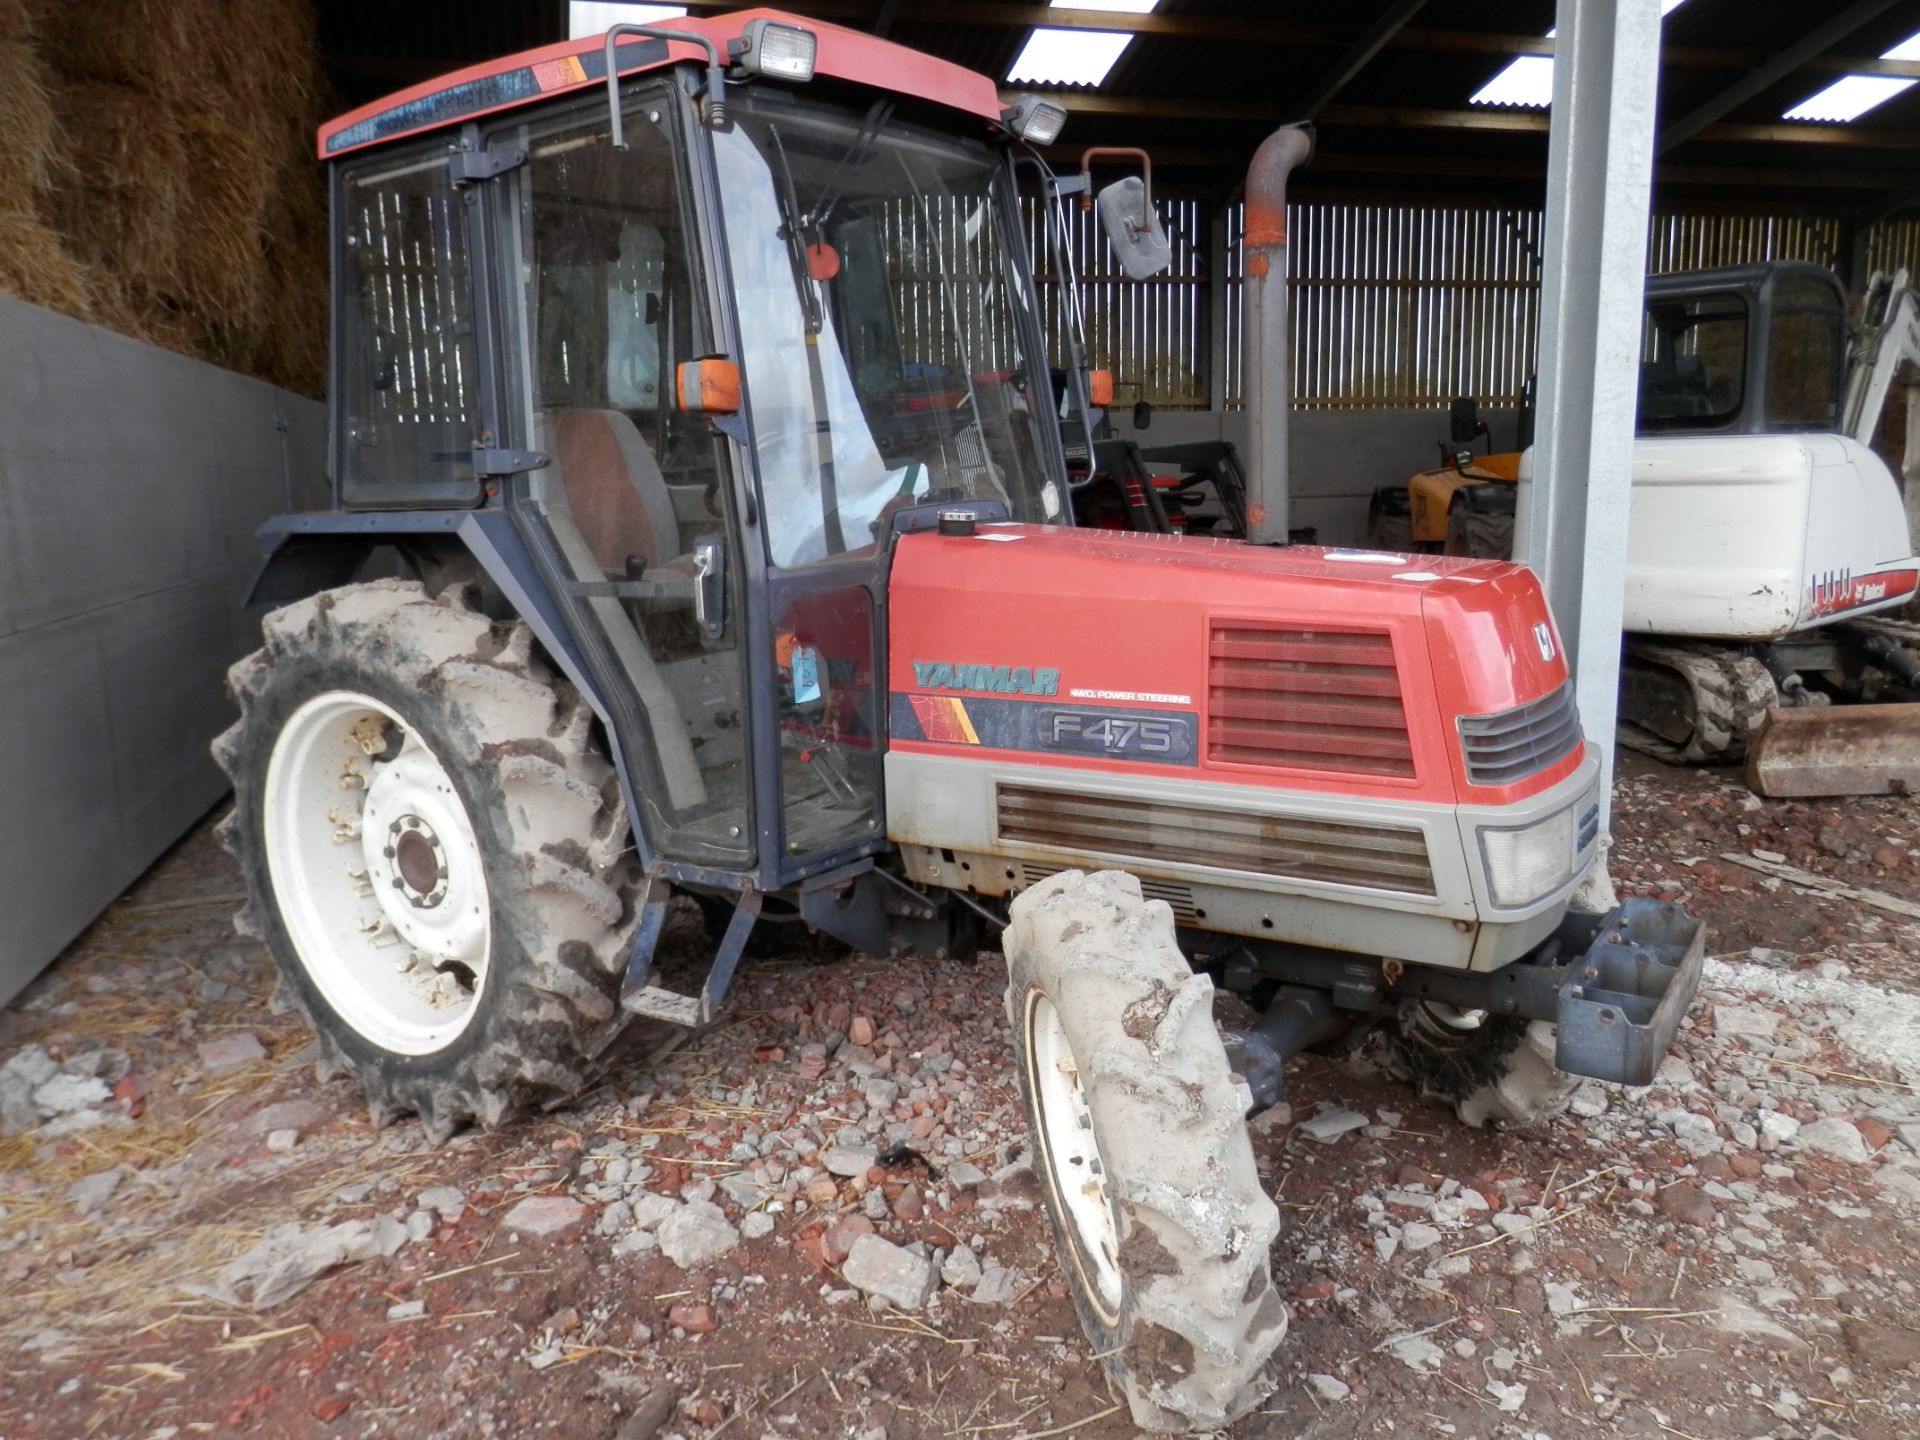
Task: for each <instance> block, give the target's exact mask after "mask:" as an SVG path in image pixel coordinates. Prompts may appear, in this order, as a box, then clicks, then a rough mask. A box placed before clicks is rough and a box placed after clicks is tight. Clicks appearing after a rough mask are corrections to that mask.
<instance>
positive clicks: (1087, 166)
mask: <svg viewBox="0 0 1920 1440" xmlns="http://www.w3.org/2000/svg"><path fill="white" fill-rule="evenodd" d="M1096 155H1098V156H1101V157H1102V158H1106V157H1109V156H1118V157H1124V158H1127V159H1132V160H1138V161H1139V162H1140V201H1141V211H1140V228H1141V229H1143V230H1144V229H1146V228H1147V226H1148V224H1149V222H1150V221H1151V219H1152V216H1153V158H1152V157H1151V156H1150V155H1148V154H1147V152H1146V151H1144V150H1142V149H1140V148H1138V147H1137V146H1133V145H1095V146H1093V147H1092V148H1091V149H1087V150H1083V151H1081V152H1080V208H1081V209H1082V210H1090V209H1092V208H1093V158H1094V156H1096Z"/></svg>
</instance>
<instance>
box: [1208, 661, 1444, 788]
mask: <svg viewBox="0 0 1920 1440" xmlns="http://www.w3.org/2000/svg"><path fill="white" fill-rule="evenodd" d="M1207 758H1208V759H1210V760H1221V761H1229V762H1232V763H1234V764H1239V765H1273V766H1280V767H1284V768H1286V769H1290V770H1333V771H1340V772H1343V773H1348V774H1360V775H1384V776H1392V777H1395V778H1402V779H1409V778H1411V777H1412V775H1413V745H1412V742H1411V740H1410V739H1409V738H1408V735H1407V712H1406V709H1405V707H1404V706H1403V704H1402V703H1401V697H1400V671H1399V668H1398V667H1397V666H1396V665H1395V664H1394V658H1393V638H1392V637H1391V636H1390V635H1388V634H1387V633H1386V632H1385V631H1382V630H1366V631H1360V630H1267V629H1261V628H1258V627H1253V626H1246V625H1215V626H1214V627H1213V633H1212V635H1211V636H1210V637H1209V640H1208V646H1207Z"/></svg>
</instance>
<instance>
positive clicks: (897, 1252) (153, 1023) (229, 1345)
mask: <svg viewBox="0 0 1920 1440" xmlns="http://www.w3.org/2000/svg"><path fill="white" fill-rule="evenodd" d="M1618 806H1619V809H1618V825H1619V831H1618V835H1617V849H1616V864H1615V874H1616V877H1617V879H1618V881H1619V883H1620V887H1621V889H1622V891H1623V892H1636V893H1654V894H1669V895H1672V896H1674V897H1676V898H1679V899H1681V900H1682V901H1683V902H1684V903H1685V904H1687V905H1688V906H1689V907H1690V908H1693V909H1694V910H1695V912H1696V913H1699V914H1703V915H1704V916H1705V917H1706V918H1707V919H1708V920H1709V923H1710V925H1711V926H1712V929H1713V941H1712V948H1713V950H1714V953H1715V955H1716V957H1717V958H1716V959H1715V960H1714V961H1713V962H1711V964H1710V967H1709V972H1708V977H1707V988H1706V990H1705V992H1704V993H1703V995H1702V997H1701V1000H1700V1002H1699V1003H1698V1004H1697V1005H1696V1007H1695V1010H1694V1012H1693V1014H1692V1015H1691V1017H1690V1021H1689V1024H1688V1026H1687V1028H1686V1029H1685V1030H1684V1031H1683V1033H1682V1034H1681V1036H1680V1039H1679V1041H1678V1042H1677V1045H1676V1049H1675V1053H1674V1055H1673V1056H1672V1057H1671V1058H1670V1059H1669V1061H1668V1062H1667V1064H1666V1066H1665V1067H1664V1069H1663V1070H1662V1072H1661V1076H1660V1078H1659V1080H1658V1082H1657V1083H1656V1084H1655V1085H1654V1086H1652V1087H1650V1088H1648V1089H1646V1090H1642V1091H1634V1092H1628V1091H1622V1090H1617V1089H1611V1088H1609V1087H1604V1086H1599V1085H1591V1086H1588V1087H1586V1088H1585V1089H1583V1090H1582V1091H1581V1092H1580V1094H1579V1095H1578V1097H1577V1099H1576V1103H1575V1111H1576V1113H1575V1114H1574V1115H1571V1116H1569V1117H1567V1118H1565V1119H1563V1120H1561V1121H1557V1122H1555V1123H1553V1124H1551V1125H1548V1126H1546V1127H1544V1128H1543V1129H1541V1130H1539V1131H1538V1132H1532V1133H1527V1134H1524V1135H1501V1134H1489V1133H1482V1132H1476V1131H1471V1130H1466V1129H1464V1128H1462V1127H1460V1126H1459V1125H1458V1124H1457V1123H1455V1122H1454V1120H1453V1119H1452V1117H1451V1116H1450V1115H1449V1114H1447V1113H1445V1112H1442V1111H1440V1110H1436V1109H1432V1108H1426V1107H1422V1106H1419V1105H1418V1104H1417V1103H1416V1102H1415V1101H1414V1100H1413V1098H1412V1097H1411V1096H1410V1095H1409V1094H1408V1093H1407V1091H1406V1090H1405V1089H1404V1087H1402V1086H1400V1085H1399V1084H1397V1083H1396V1082H1394V1081H1393V1080H1392V1079H1391V1078H1390V1077H1388V1076H1387V1075H1386V1074H1385V1073H1384V1072H1383V1071H1382V1070H1380V1069H1379V1068H1378V1066H1377V1064H1376V1060H1377V1058H1378V1057H1377V1055H1376V1053H1375V1052H1374V1051H1372V1050H1369V1049H1366V1048H1363V1049H1361V1050H1360V1051H1359V1052H1358V1053H1357V1054H1353V1055H1348V1056H1344V1057H1323V1056H1307V1057H1303V1058H1302V1059H1301V1060H1299V1061H1297V1062H1295V1064H1294V1066H1293V1067H1292V1068H1291V1069H1290V1071H1289V1075H1288V1102H1287V1104H1286V1105H1285V1106H1283V1107H1281V1108H1280V1109H1279V1110H1277V1111H1274V1112H1269V1114H1267V1115H1266V1116H1264V1117H1262V1118H1261V1120H1260V1121H1259V1122H1257V1124H1256V1136H1255V1147H1256V1152H1257V1154H1258V1156H1259V1159H1260V1162H1261V1165H1262V1168H1263V1171H1264V1172H1265V1173H1266V1175H1267V1178H1268V1182H1269V1185H1270V1188H1271V1190H1272V1193H1274V1195H1275V1196H1276V1198H1277V1199H1278V1201H1279V1202H1280V1204H1281V1206H1282V1210H1283V1214H1284V1215H1285V1217H1286V1220H1287V1224H1286V1226H1285V1228H1284V1229H1283V1231H1282V1234H1281V1236H1280V1239H1279V1241H1278V1243H1277V1245H1276V1246H1275V1249H1274V1255H1273V1263H1274V1270H1275V1274H1276V1277H1277V1279H1278V1280H1279V1281H1280V1284H1281V1287H1282V1290H1283V1291H1284V1292H1285V1293H1286V1294H1287V1295H1288V1296H1289V1297H1290V1300H1291V1304H1292V1306H1293V1313H1294V1324H1293V1330H1292V1333H1291V1334H1290V1335H1289V1337H1288V1340H1287V1342H1286V1345H1285V1346H1284V1347H1283V1349H1282V1351H1281V1368H1280V1373H1279V1376H1278V1381H1279V1384H1278V1388H1277V1389H1276V1391H1275V1392H1274V1395H1273V1396H1272V1398H1271V1399H1270V1400H1269V1401H1268V1402H1267V1404H1266V1405H1265V1407H1263V1409H1262V1410H1261V1411H1260V1412H1259V1413H1257V1414H1255V1415H1252V1416H1250V1417H1248V1418H1247V1419H1246V1420H1244V1421H1243V1422H1241V1423H1240V1424H1239V1425H1238V1426H1236V1427H1235V1429H1234V1431H1233V1434H1234V1435H1236V1436H1244V1437H1266V1436H1272V1437H1280V1436H1288V1437H1293V1436H1302V1435H1305V1436H1327V1437H1333V1436H1348V1435H1358V1434H1367V1435H1386V1434H1394V1435H1402V1434H1407V1433H1413V1434H1419V1435H1436V1436H1450V1437H1488V1440H1492V1437H1516V1440H1520V1437H1524V1440H1537V1437H1561V1440H1564V1437H1568V1436H1573V1435H1583V1434H1592V1435H1600V1436H1631V1437H1647V1440H1662V1437H1681V1440H1686V1437H1694V1440H1748V1437H1754V1436H1762V1435H1765V1436H1773V1437H1780V1440H1786V1437H1808V1440H1814V1437H1825V1436H1844V1437H1855V1440H1868V1437H1887V1440H1892V1437H1906V1436H1911V1435H1913V1434H1915V1433H1920V1298H1917V1297H1916V1293H1915V1289H1914V1281H1915V1277H1916V1273H1917V1272H1920V1264H1917V1263H1916V1260H1915V1258H1914V1257H1915V1255H1916V1254H1920V1088H1916V1087H1920V994H1917V992H1920V986H1916V985H1915V983H1914V980H1913V978H1912V977H1911V975H1910V974H1909V965H1908V963H1907V962H1908V957H1910V956H1912V955H1913V954H1915V952H1916V946H1915V942H1916V940H1920V925H1916V924H1915V922H1912V921H1908V920H1904V919H1902V918H1900V917H1898V916H1895V915H1892V914H1888V913H1885V912H1882V911H1879V910H1876V909H1874V908H1873V907H1871V906H1868V905H1864V904H1861V903H1858V902H1854V901H1841V900H1834V899H1831V898H1827V897H1824V896H1819V895H1812V894H1806V893H1802V892H1800V891H1797V890H1796V889H1795V888H1794V887H1793V886H1791V885H1789V884H1786V883H1784V882H1781V881H1779V880H1777V879H1771V878H1769V877H1764V876H1760V875H1756V874H1753V873H1752V872H1749V871H1747V870H1744V869H1742V868H1740V867H1738V866H1735V865H1732V864H1730V863H1727V862H1723V861H1721V860H1719V859H1717V858H1715V857H1718V856H1720V855H1722V854H1726V853H1740V854H1749V855H1750V854H1752V853H1753V852H1755V851H1759V852H1762V856H1763V858H1766V857H1770V856H1773V855H1779V856H1781V857H1783V860H1784V863H1789V864H1792V865H1795V866H1798V867H1800V868H1802V869H1805V870H1808V871H1812V872H1814V873H1816V874H1820V875H1823V876H1826V877H1829V878H1845V879H1846V880H1847V881H1849V882H1850V883H1852V884H1855V885H1862V886H1868V887H1871V888H1873V889H1876V890H1880V891H1885V892H1888V893H1890V894H1893V895H1896V896H1899V897H1902V898H1904V899H1906V900H1909V901H1915V900H1920V871H1917V870H1916V868H1915V867H1916V865H1917V864H1920V858H1917V857H1916V850H1917V848H1920V815H1917V814H1916V810H1915V807H1914V804H1913V802H1911V801H1907V800H1888V801H1835V802H1811V803H1794V804H1781V803H1778V802H1761V801H1757V800H1754V799H1753V798H1752V797H1750V796H1747V795H1746V794H1745V792H1744V791H1742V790H1740V789H1738V788H1737V786H1735V785H1734V784H1733V783H1731V780H1730V777H1721V776H1713V775H1702V774H1697V773H1682V772H1675V771H1670V770H1665V769H1662V768H1660V767H1657V766H1650V765H1646V764H1643V763H1640V762H1637V761H1634V762H1629V763H1628V764H1627V765H1626V766H1625V767H1624V769H1623V773H1622V777H1621V780H1620V784H1619V794H1618ZM238 888H239V885H238V877H237V876H236V875H235V874H234V872H233V870H232V867H231V864H230V862H229V861H228V860H227V858H226V857H225V856H224V855H223V854H221V853H220V852H219V850H218V848H217V847H216V846H215V845H214V844H213V842H212V839H211V835H210V833H209V832H208V830H206V829H202V830H200V831H197V832H196V833H195V834H194V835H193V836H191V837H189V839H187V840H186V841H185V842H183V843H182V845H181V846H180V847H179V848H178V849H177V850H176V851H175V852H174V853H172V854H171V855H169V856H168V857H167V858H166V859H165V860H163V861H162V862H161V863H160V864H159V865H158V866H156V867H155V869H154V870H153V872H152V873H151V874H150V875H148V876H147V877H146V878H145V879H144V880H143V881H142V882H141V883H140V884H139V885H138V886H136V887H135V889H134V890H133V891H131V892H129V894H128V895H127V896H126V897H125V898H124V899H123V900H122V901H121V902H119V903H118V904H117V905H116V906H115V907H113V909H112V910H110V911H109V912H108V914H107V915H106V916H104V917H103V918H102V920H101V921H100V922H99V923H98V924H96V925H95V926H94V928H93V929H92V930H90V931H89V932H88V933H87V935H85V936H84V937H82V939H81V940H80V941H79V942H77V943H76V944H75V945H74V946H73V948H72V949H71V950H70V951H69V952H68V954H67V955H65V956H64V957H63V958H62V960H61V961H60V963H59V964H58V965H56V966H55V967H54V968H53V969H52V970H50V971H49V972H48V973H47V975H45V976H44V977H42V979H41V980H39V981H38V982H36V983H35V985H34V986H32V987H31V988H30V989H29V990H28V991H27V993H26V994H24V995H23V996H21V997H20V998H19V999H18V1000H17V1001H16V1002H15V1004H14V1005H13V1006H12V1007H11V1008H9V1009H8V1010H6V1011H4V1012H0V1283H4V1285H5V1293H6V1295H7V1296H8V1299H9V1302H10V1303H9V1304H8V1305H7V1306H6V1307H4V1309H3V1310H0V1355H5V1356H7V1357H8V1358H6V1359H5V1360H4V1361H0V1435H4V1436H6V1437H7V1440H26V1437H63V1440H64V1437H77V1436H103V1437H104V1436H126V1437H145V1436H153V1437H173V1436H188V1435H199V1434H212V1435H272V1436H292V1437H301V1436H408V1437H426V1436H446V1437H455V1436H459V1437H465V1436H491V1435H516V1436H518V1435H529V1434H531V1435H539V1434H553V1435H563V1436H568V1437H582V1440H601V1437H618V1440H644V1437H650V1436H656V1435H658V1436H662V1437H666V1436H675V1435H677V1436H684V1437H688V1440H697V1437H709V1436H718V1435H723V1434H724V1435H728V1436H733V1437H741V1440H759V1437H772V1436H783V1437H792V1440H802V1437H829V1436H834V1437H837V1436H845V1437H858V1440H905V1437H917V1436H945V1437H954V1440H1014V1437H1021V1436H1029V1437H1040V1436H1052V1435H1058V1434H1072V1435H1075V1436H1083V1437H1105V1436H1118V1435H1126V1434H1130V1433H1132V1429H1131V1426H1130V1425H1128V1424H1127V1423H1126V1420H1125V1412H1124V1410H1116V1409H1115V1408H1114V1402H1113V1400H1112V1398H1111V1397H1110V1396H1109V1395H1108V1393H1107V1390H1106V1387H1105V1384H1104V1382H1103V1381H1102V1379H1101V1377H1100V1374H1099V1368H1098V1366H1097V1364H1096V1363H1094V1361H1093V1359H1092V1358H1091V1356H1090V1353H1089V1347H1088V1346H1087V1344H1086V1343H1085V1341H1084V1340H1083V1339H1082V1338H1081V1336H1080V1334H1079V1331H1078V1327H1077V1323H1076V1321H1075V1318H1074V1315H1073V1311H1072V1307H1071V1305H1070V1304H1069V1302H1068V1301H1067V1299H1066V1296H1065V1291H1064V1289H1063V1287H1062V1286H1061V1284H1060V1282H1059V1281H1058V1280H1057V1278H1056V1277H1055V1274H1054V1267H1053V1264H1052V1259H1051V1247H1050V1245H1049V1243H1048V1241H1047V1239H1046V1236H1045V1230H1044V1222H1043V1219H1042V1217H1041V1215H1040V1214H1039V1212H1038V1210H1037V1209H1036V1203H1037V1192H1036V1190H1035V1187H1034V1185H1033V1181H1032V1177H1031V1173H1030V1172H1029V1171H1028V1170H1027V1169H1026V1168H1025V1166H1024V1164H1023V1163H1022V1158H1021V1157H1022V1151H1023V1133H1022V1132H1023V1125H1022V1122H1021V1119H1020V1114H1019V1105H1018V1099H1017V1096H1016V1094H1015V1091H1014V1087H1013V1083H1012V1077H1011V1075H1010V1073H1009V1072H1008V1068H1007V1066H1008V1055H1009V1048H1008V1041H1007V1036H1006V1033H1005V1020H1004V1016H1003V1013H1002V1009H1001V990H1002V986H1003V983H1004V982H1003V975H1002V973H1001V972H1000V969H999V966H998V961H997V957H995V956H991V955H989V956H985V957H983V958H982V959H981V961H980V963H978V964H973V965H969V964H963V963H958V962H950V963H939V964H936V963H932V962H926V961H902V962H893V963H880V962H873V961H867V960H854V961H850V962H846V963H843V964H839V965H819V964H814V963H803V962H800V961H786V962H782V961H759V962H756V963H754V964H753V965H752V966H751V967H749V968H748V969H746V970H745V971H744V972H743V974H742V976H741V977H740V980H739V982H738V983H737V985H736V987H735V991H734V997H733V1000H732V1003H731V1005H730V1008H729V1011H728V1018H727V1019H726V1020H725V1021H724V1022H723V1023H722V1024H721V1025H720V1026H718V1027H717V1028H716V1029H714V1030H712V1031H710V1032H708V1033H706V1034H704V1035H701V1036H698V1037H688V1036H685V1035H682V1034H679V1033H676V1032H670V1031H667V1030H665V1029H658V1028H651V1027H647V1028H640V1029H636V1030H634V1031H632V1032H629V1034H628V1036H627V1037H625V1039H624V1040H623V1041H622V1042H621V1049H620V1052H619V1054H618V1056H617V1063H616V1065H615V1066H614V1068H613V1069H612V1071H611V1073H610V1076H609V1079H608V1080H607V1081H606V1083H605V1084H603V1085H602V1086H601V1088H599V1089H598V1090H596V1091H594V1092H593V1093H591V1094H590V1095H588V1096H586V1097H584V1098H583V1099H582V1100H581V1101H580V1102H578V1103H576V1104H575V1105H573V1106H571V1107H569V1108H567V1109H565V1110H562V1111H557V1112H555V1113H553V1114H550V1115H547V1116H544V1117H542V1118H539V1119H535V1120H529V1121H524V1122H521V1123H519V1124H516V1125H515V1126H513V1127H511V1128H509V1129H507V1130H505V1131H502V1132H499V1133H494V1134H478V1133H473V1134H466V1135H463V1136H461V1137H458V1138H456V1140H455V1141H454V1142H453V1143H451V1144H450V1145H447V1146H444V1147H439V1148H433V1147H430V1146H428V1145H427V1143H426V1141H425V1140H424V1138H423V1136H422V1134H421V1131H420V1129H419V1127H418V1125H417V1124H415V1123H413V1122H411V1121H409V1122H406V1123H403V1124H400V1125H398V1126H395V1127H394V1128H392V1129H390V1130H387V1131H384V1132H375V1131H373V1130H371V1129H370V1127H369V1125H368V1121H367V1117H366V1112H365V1109H364V1107H363V1105H362V1104H361V1103H360V1100H359V1096H358V1094H357V1092H356V1091H355V1090H354V1089H353V1088H352V1087H351V1086H349V1085H346V1084H344V1083H342V1084H335V1085H330V1086H326V1087H319V1086H316V1085H315V1084H314V1083H313V1078H312V1075H313V1072H312V1068H311V1065H310V1063H309V1061H310V1060H311V1051H310V1048H309V1044H308V1037H307V1035H306V1034H305V1033H304V1032H303V1031H302V1030H301V1028H300V1027H299V1025H298V1024H297V1022H296V1021H295V1020H294V1019H293V1018H292V1017H291V1016H285V1015H276V1014H275V1013H274V1012H273V1010H272V1007H271V1003H270V992H271V983H270V977H269V974H268V970H267V965H266V961H265V958H264V956H263V955H262V954H261V953H260V952H259V950H258V949H257V947H255V946H253V945H252V944H250V943H249V942H245V941H241V940H238V939H236V938H234V936H233V935H232V932H231V931H230V929H229V928H228V926H227V923H226V919H225V916H226V913H227V911H228V910H229V909H230V908H231V905H232V901H233V897H234V894H235V892H236V891H237V890H238ZM686 921H687V923H685V924H683V926H682V928H681V930H680V932H679V933H678V934H677V935H676V936H675V937H673V938H674V939H675V940H676V941H677V942H678V944H679V945H680V947H681V949H682V951H683V953H684V954H685V956H686V958H685V960H684V961H683V962H682V963H686V964H691V963H693V960H692V954H693V951H694V949H695V947H696V945H697V939H696V937H695V934H694V930H695V927H694V925H693V924H692V923H691V917H686ZM1342 1111H1345V1112H1351V1113H1350V1114H1347V1115H1344V1116H1343V1115H1341V1114H1339V1113H1338V1112H1342ZM1310 1132H1312V1133H1319V1134H1331V1135H1332V1137H1333V1138H1331V1139H1328V1140H1325V1141H1322V1140H1318V1139H1315V1138H1311V1134H1310ZM879 1297H887V1298H885V1299H882V1298H879Z"/></svg>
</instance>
